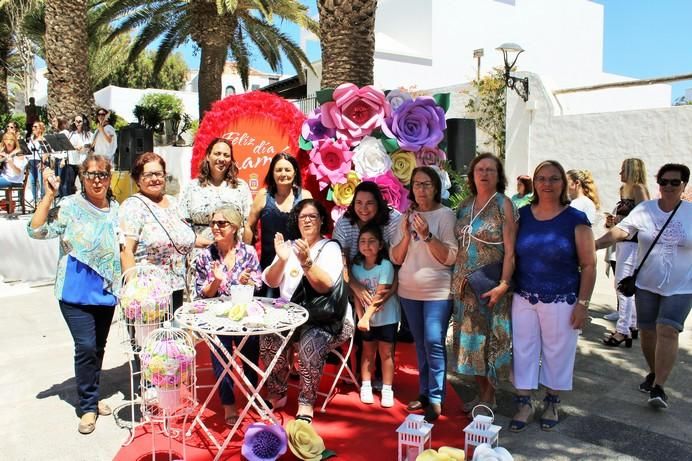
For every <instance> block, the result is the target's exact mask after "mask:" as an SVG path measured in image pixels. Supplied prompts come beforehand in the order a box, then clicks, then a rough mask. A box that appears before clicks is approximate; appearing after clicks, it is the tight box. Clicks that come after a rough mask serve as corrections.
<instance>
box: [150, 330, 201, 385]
mask: <svg viewBox="0 0 692 461" xmlns="http://www.w3.org/2000/svg"><path fill="white" fill-rule="evenodd" d="M140 360H141V362H142V374H143V375H144V379H146V380H147V381H149V382H151V383H152V384H153V385H154V386H156V387H158V388H161V389H175V388H177V387H179V386H180V383H182V382H185V381H187V380H188V377H189V376H188V374H189V371H190V369H191V368H192V363H193V361H194V360H195V350H194V349H193V348H192V347H190V346H189V345H187V344H185V343H184V341H182V340H179V341H177V340H175V339H163V340H162V339H150V340H147V342H146V344H145V345H144V348H143V349H142V352H141V354H140Z"/></svg>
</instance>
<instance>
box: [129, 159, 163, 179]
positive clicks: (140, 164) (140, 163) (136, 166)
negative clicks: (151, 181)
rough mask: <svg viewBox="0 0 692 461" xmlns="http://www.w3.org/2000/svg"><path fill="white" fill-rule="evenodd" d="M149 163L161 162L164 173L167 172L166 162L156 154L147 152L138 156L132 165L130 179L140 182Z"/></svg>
mask: <svg viewBox="0 0 692 461" xmlns="http://www.w3.org/2000/svg"><path fill="white" fill-rule="evenodd" d="M149 162H159V165H161V168H163V172H164V173H165V172H166V161H165V160H164V159H163V157H161V156H160V155H159V154H157V153H156V152H145V153H143V154H142V155H140V156H138V157H137V158H136V159H135V161H134V163H133V164H132V169H131V170H130V177H131V178H132V180H133V181H134V182H138V181H139V179H140V178H141V177H142V172H143V171H144V165H146V164H147V163H149Z"/></svg>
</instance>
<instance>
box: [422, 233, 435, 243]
mask: <svg viewBox="0 0 692 461" xmlns="http://www.w3.org/2000/svg"><path fill="white" fill-rule="evenodd" d="M432 239H433V234H432V232H428V235H427V236H426V237H425V238H424V239H423V241H424V242H425V243H430V241H431V240H432Z"/></svg>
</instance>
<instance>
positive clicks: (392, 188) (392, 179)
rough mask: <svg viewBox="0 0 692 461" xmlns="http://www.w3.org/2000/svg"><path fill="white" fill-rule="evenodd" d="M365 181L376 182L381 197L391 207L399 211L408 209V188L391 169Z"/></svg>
mask: <svg viewBox="0 0 692 461" xmlns="http://www.w3.org/2000/svg"><path fill="white" fill-rule="evenodd" d="M367 181H372V182H374V183H375V184H377V186H378V187H379V188H380V192H382V198H383V199H384V200H385V201H386V202H387V203H389V204H390V205H391V206H392V207H394V208H396V209H397V210H399V211H401V212H404V211H406V210H407V209H408V205H409V202H408V189H406V188H405V187H404V186H403V184H401V181H399V180H398V179H397V178H396V176H394V174H393V173H392V172H391V171H388V172H387V173H386V174H383V175H381V176H377V177H376V178H368V179H367Z"/></svg>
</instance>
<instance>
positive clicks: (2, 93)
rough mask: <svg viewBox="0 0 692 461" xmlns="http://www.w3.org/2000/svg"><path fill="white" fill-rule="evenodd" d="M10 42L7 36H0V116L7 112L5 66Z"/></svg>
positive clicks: (7, 99) (7, 75)
mask: <svg viewBox="0 0 692 461" xmlns="http://www.w3.org/2000/svg"><path fill="white" fill-rule="evenodd" d="M10 50H11V42H10V37H9V35H4V34H3V35H2V36H0V62H2V63H3V65H2V66H0V114H4V113H6V112H9V108H10V107H9V90H8V89H7V80H8V77H9V72H8V67H9V65H8V64H7V61H8V59H9V58H10Z"/></svg>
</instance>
